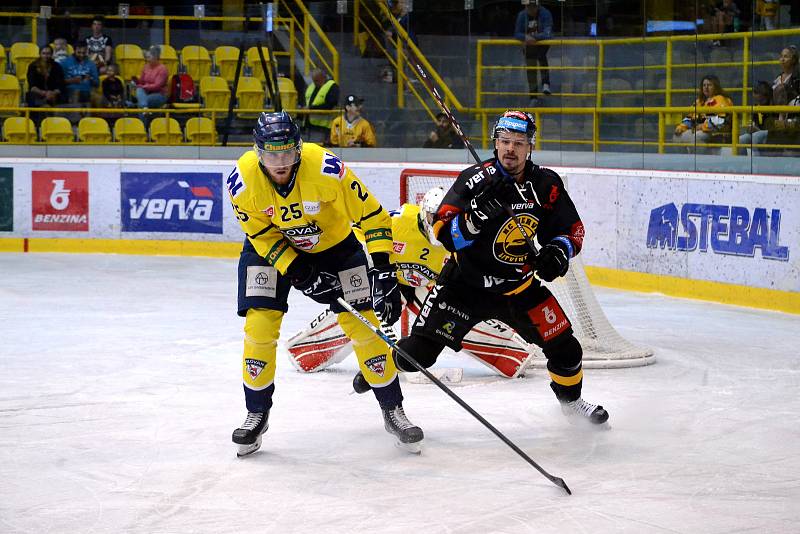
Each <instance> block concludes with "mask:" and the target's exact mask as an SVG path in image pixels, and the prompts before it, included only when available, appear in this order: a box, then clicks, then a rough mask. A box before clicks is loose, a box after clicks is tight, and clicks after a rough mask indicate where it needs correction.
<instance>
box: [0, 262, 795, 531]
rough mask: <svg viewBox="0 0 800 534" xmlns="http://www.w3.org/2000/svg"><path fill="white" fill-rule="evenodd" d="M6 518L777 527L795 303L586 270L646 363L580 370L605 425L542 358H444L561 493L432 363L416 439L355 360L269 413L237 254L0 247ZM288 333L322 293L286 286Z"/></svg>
mask: <svg viewBox="0 0 800 534" xmlns="http://www.w3.org/2000/svg"><path fill="white" fill-rule="evenodd" d="M0 272H1V273H2V276H0V362H1V366H0V531H1V532H3V533H16V532H34V533H41V532H58V533H90V532H114V533H120V532H125V533H127V532H142V533H152V532H159V533H166V532H175V533H185V532H208V533H223V532H235V533H241V532H275V533H282V532H314V533H319V532H348V533H350V532H356V533H359V532H426V533H427V532H448V533H452V532H456V533H472V532H475V533H489V532H503V533H513V532H537V533H559V534H563V533H567V532H568V533H575V532H586V533H605V532H609V533H620V532H630V533H660V532H669V533H675V532H681V533H698V532H702V533H704V534H712V533H723V532H724V533H729V532H740V533H741V532H753V533H764V532H769V533H782V532H786V533H789V532H797V529H798V526H797V525H798V520H800V504H798V503H800V463H799V462H798V459H799V458H800V396H799V395H798V394H797V392H798V386H800V380H799V378H800V371H798V361H799V360H798V349H797V346H798V342H799V341H800V319H798V317H796V316H791V315H786V314H780V313H772V312H765V311H755V310H751V309H746V308H738V307H730V306H722V305H717V304H710V303H704V302H699V301H690V300H680V299H673V298H666V297H663V296H659V295H650V294H637V293H626V292H620V291H611V290H605V289H597V290H596V291H597V293H598V297H599V300H600V302H601V304H602V305H603V307H604V309H605V311H606V313H607V315H608V316H609V318H610V319H611V321H612V322H613V323H614V324H615V325H616V327H617V328H618V329H619V330H620V331H621V332H622V333H623V335H625V336H626V337H627V338H629V339H631V340H632V341H634V342H637V343H642V344H648V345H650V346H652V347H654V348H655V349H656V351H657V355H658V363H657V364H655V365H653V366H650V367H645V368H638V369H618V370H592V371H587V372H586V380H585V386H584V396H585V398H587V399H588V400H590V401H592V402H596V403H602V404H603V405H604V406H605V407H606V408H607V409H608V410H609V412H610V413H611V419H610V422H611V426H612V428H611V429H610V430H608V431H600V432H592V431H587V430H585V429H582V428H576V427H573V426H570V425H569V424H568V423H567V422H566V421H565V420H564V419H563V416H562V415H561V414H560V411H559V408H558V406H557V403H556V401H555V399H554V397H553V395H552V393H551V392H550V389H549V387H548V385H547V383H548V380H547V377H546V376H545V374H544V373H543V372H542V371H535V372H533V373H532V374H531V375H530V376H529V377H527V378H525V379H519V380H513V381H507V380H502V379H498V378H496V377H494V376H491V375H488V374H486V371H485V370H484V368H483V367H482V366H480V365H478V364H473V363H472V362H471V361H469V360H466V359H464V358H462V357H460V356H455V355H450V356H447V357H444V358H442V360H443V361H442V363H443V364H445V365H449V366H455V365H459V366H463V367H465V369H466V371H465V381H464V382H463V383H462V385H460V386H456V387H455V388H454V389H455V390H456V391H457V393H458V394H460V395H461V396H462V397H463V398H464V399H465V400H466V401H467V402H469V403H471V404H472V406H473V407H474V408H475V409H476V410H478V411H479V412H480V413H482V414H483V415H484V416H485V417H486V418H487V419H489V420H490V421H491V422H493V423H494V424H495V425H496V426H497V427H499V428H500V429H501V430H502V431H503V432H505V433H506V435H507V436H508V437H509V438H511V439H512V440H513V441H515V442H516V443H517V444H518V445H519V446H520V447H521V448H522V449H523V450H525V451H526V452H527V453H528V454H530V455H531V456H532V457H533V458H534V459H535V460H536V461H537V462H539V463H540V464H541V465H542V466H543V467H544V468H545V469H547V470H549V471H550V472H552V473H554V474H556V475H558V476H561V477H563V478H564V479H565V480H566V482H567V483H568V484H569V486H570V487H571V488H572V490H573V492H574V494H573V495H572V496H571V497H569V496H567V495H565V494H564V493H563V492H562V491H561V490H560V489H558V488H557V487H555V486H554V485H552V484H550V483H549V482H548V481H547V480H545V479H544V478H543V477H542V476H540V475H539V473H537V472H536V471H535V470H534V469H533V468H531V467H530V466H528V465H527V464H526V463H524V462H523V461H522V460H521V459H520V458H519V457H518V456H516V455H515V454H514V453H513V452H512V451H511V450H510V449H509V448H507V447H506V446H505V445H504V444H503V443H502V442H500V441H499V440H498V439H496V438H495V437H494V436H493V435H492V434H490V433H489V432H488V431H487V430H485V429H484V428H483V427H482V426H480V424H478V423H477V422H476V421H475V420H473V419H472V418H471V417H470V416H469V415H468V414H467V413H466V412H464V411H463V410H462V409H461V408H460V407H459V406H457V405H456V404H455V403H453V402H452V401H451V400H450V399H449V398H447V397H446V396H445V395H444V394H442V393H441V392H440V391H439V390H437V389H436V388H435V387H434V386H432V385H419V384H405V385H404V393H405V395H406V400H405V407H406V411H407V413H408V414H409V417H410V418H411V420H412V421H414V422H415V423H416V424H418V425H420V426H421V427H422V428H423V429H424V431H425V434H426V439H425V445H424V451H423V453H422V455H421V456H412V455H409V454H408V453H405V452H403V451H402V450H400V449H397V448H395V447H394V446H393V444H392V440H391V438H390V437H389V435H388V434H386V433H385V432H384V430H383V426H382V421H381V417H380V413H379V411H378V408H377V404H376V402H375V401H374V399H373V398H371V397H370V396H369V395H363V396H357V395H348V392H349V391H350V381H351V376H352V374H353V372H354V370H355V363H354V360H353V358H350V359H348V360H347V361H346V362H344V363H342V364H340V365H338V366H336V367H335V368H333V369H331V370H329V371H326V372H324V373H319V374H314V375H301V374H298V373H297V372H296V371H295V370H294V369H293V368H292V366H291V365H290V364H289V362H288V360H287V356H286V351H285V349H284V348H283V346H281V347H280V348H279V354H278V371H277V380H276V383H277V389H276V393H275V406H274V408H273V413H272V417H271V419H270V425H271V426H270V429H269V431H268V432H267V434H266V435H265V439H264V446H263V448H262V450H261V451H260V452H259V453H257V454H256V455H254V456H252V457H250V458H247V459H244V460H239V459H237V458H236V457H235V454H234V452H235V449H234V446H233V444H232V443H231V442H230V434H231V431H232V430H233V429H234V428H235V427H236V426H238V424H239V423H241V422H242V420H243V418H244V415H245V411H244V406H243V398H242V397H243V396H242V392H241V383H240V382H241V377H240V361H239V359H240V350H241V330H242V324H243V323H242V320H241V319H239V318H238V317H237V316H236V315H235V313H234V306H235V298H234V297H235V293H236V285H235V284H236V282H235V280H236V264H235V261H234V260H218V259H204V258H195V259H192V258H168V257H137V256H115V255H57V254H26V255H22V254H2V255H0ZM290 303H291V309H290V311H289V313H288V314H287V315H286V317H285V320H284V324H283V335H284V337H288V336H289V335H290V334H292V333H294V332H295V331H297V330H298V329H299V328H301V327H302V326H303V325H305V324H306V321H307V320H308V319H309V318H311V317H312V316H313V315H314V314H315V313H316V312H317V311H319V310H320V307H319V306H317V305H315V304H314V303H311V302H310V301H305V300H303V299H302V298H299V297H298V295H297V294H293V295H292V297H291V300H290Z"/></svg>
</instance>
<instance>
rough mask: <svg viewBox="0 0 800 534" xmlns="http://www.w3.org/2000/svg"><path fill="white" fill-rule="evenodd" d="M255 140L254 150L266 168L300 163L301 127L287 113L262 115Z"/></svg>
mask: <svg viewBox="0 0 800 534" xmlns="http://www.w3.org/2000/svg"><path fill="white" fill-rule="evenodd" d="M253 140H254V141H255V146H254V147H253V148H254V149H255V151H256V153H257V154H258V158H259V159H260V160H261V163H263V164H264V166H265V167H288V166H290V165H294V164H295V163H297V162H298V161H300V150H301V148H302V146H303V141H302V139H300V127H299V126H297V123H296V122H294V119H292V116H291V115H289V114H288V113H286V112H285V111H278V112H275V113H262V114H260V115H259V116H258V123H257V124H256V127H255V128H253Z"/></svg>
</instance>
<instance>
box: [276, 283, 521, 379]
mask: <svg viewBox="0 0 800 534" xmlns="http://www.w3.org/2000/svg"><path fill="white" fill-rule="evenodd" d="M401 288H402V292H403V298H404V303H405V305H406V309H407V310H409V311H410V312H411V313H412V314H413V315H414V316H416V315H417V314H418V313H419V309H420V303H421V302H423V301H424V300H425V298H426V297H427V294H428V290H427V289H426V288H416V294H415V293H414V289H415V288H412V287H409V286H401ZM445 322H446V321H445ZM288 349H289V360H290V361H291V362H292V365H294V367H295V368H296V369H297V370H298V371H299V372H301V373H315V372H318V371H322V370H324V369H327V368H328V367H330V366H332V365H335V364H337V363H340V362H342V361H344V359H345V358H347V356H349V355H350V353H351V352H352V350H353V349H352V346H351V343H350V340H349V339H348V338H347V336H345V335H344V332H343V331H342V329H341V327H339V324H338V323H337V322H336V315H335V314H334V313H331V312H330V311H329V310H325V311H324V312H322V313H321V314H319V315H318V316H317V317H315V318H314V320H312V321H311V322H310V323H309V325H308V327H307V328H306V329H305V330H302V331H301V332H298V333H297V334H295V335H294V336H292V338H291V339H289V341H288ZM461 351H462V352H463V353H466V354H468V355H469V356H471V357H473V358H475V359H476V360H478V361H479V362H481V363H482V364H484V365H485V366H487V367H488V368H490V369H492V370H493V371H494V372H496V373H497V374H499V375H500V376H503V377H506V378H516V377H519V376H524V375H525V371H526V368H527V367H528V363H529V361H530V360H531V359H532V357H533V353H532V351H531V350H530V346H529V345H528V343H526V342H525V341H524V340H523V339H522V338H521V337H520V336H519V334H517V333H516V332H515V331H514V329H512V328H511V327H509V326H507V325H505V324H504V323H501V322H500V321H495V320H489V321H484V322H481V323H479V324H476V325H475V326H474V327H473V328H472V329H470V330H469V332H467V333H466V335H465V336H464V339H463V342H462V345H461Z"/></svg>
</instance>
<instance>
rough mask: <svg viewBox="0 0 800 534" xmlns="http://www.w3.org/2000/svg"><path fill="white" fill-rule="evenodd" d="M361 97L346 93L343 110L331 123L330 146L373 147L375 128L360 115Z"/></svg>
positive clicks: (362, 100)
mask: <svg viewBox="0 0 800 534" xmlns="http://www.w3.org/2000/svg"><path fill="white" fill-rule="evenodd" d="M363 103H364V99H363V98H358V97H357V96H356V95H347V98H345V99H344V111H343V113H342V114H341V115H339V116H338V117H336V118H335V119H333V122H332V123H331V138H330V142H331V146H335V147H374V146H375V145H376V144H377V141H376V140H375V129H374V128H373V127H372V124H370V123H369V121H368V120H367V119H365V118H364V117H362V116H361V106H362V104H363Z"/></svg>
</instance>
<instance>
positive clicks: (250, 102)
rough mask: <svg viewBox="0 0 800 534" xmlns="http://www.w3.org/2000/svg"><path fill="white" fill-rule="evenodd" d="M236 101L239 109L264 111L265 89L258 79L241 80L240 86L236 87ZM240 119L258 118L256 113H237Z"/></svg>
mask: <svg viewBox="0 0 800 534" xmlns="http://www.w3.org/2000/svg"><path fill="white" fill-rule="evenodd" d="M236 99H237V101H238V104H239V105H238V106H236V107H238V108H239V109H258V110H262V109H264V88H263V87H262V86H261V82H260V81H259V80H258V79H257V78H252V77H250V76H246V77H244V78H239V85H238V86H237V87H236ZM237 115H238V116H239V117H245V118H248V117H256V116H257V114H255V113H252V112H251V113H237Z"/></svg>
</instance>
